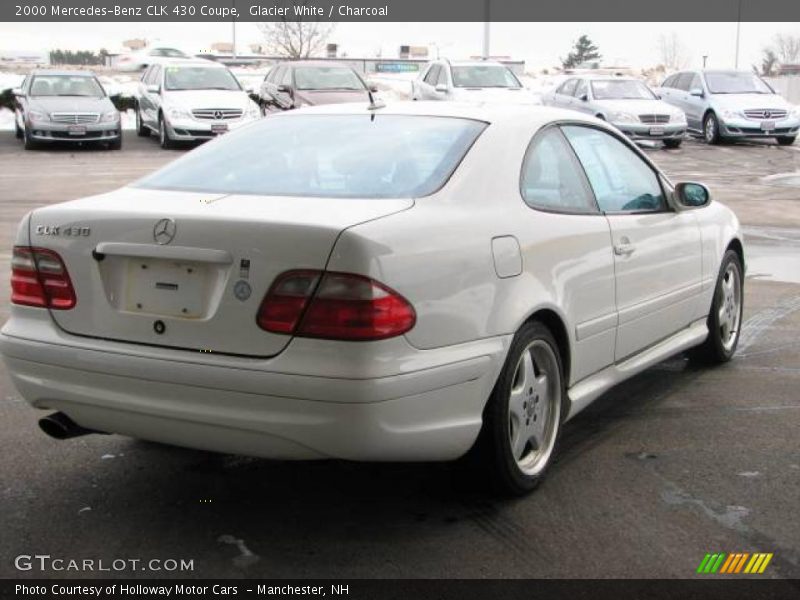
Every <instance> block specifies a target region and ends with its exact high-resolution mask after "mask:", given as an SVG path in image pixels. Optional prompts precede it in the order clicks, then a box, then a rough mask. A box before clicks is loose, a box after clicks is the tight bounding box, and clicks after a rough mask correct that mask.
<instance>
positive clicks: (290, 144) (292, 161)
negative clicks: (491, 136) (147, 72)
mask: <svg viewBox="0 0 800 600" xmlns="http://www.w3.org/2000/svg"><path fill="white" fill-rule="evenodd" d="M365 112H366V111H365ZM485 127H486V123H483V122H480V121H473V120H468V119H460V118H447V117H427V116H412V115H368V114H364V115H296V114H295V115H285V116H273V117H267V118H265V119H263V120H261V121H259V122H257V123H254V124H253V125H250V126H248V127H244V128H242V129H240V130H238V131H235V132H233V133H228V134H226V135H225V136H223V137H222V138H219V139H218V140H216V141H214V142H212V143H209V144H206V145H205V146H202V147H201V148H198V149H197V150H194V151H193V152H190V153H189V154H187V155H186V156H184V157H183V158H181V159H179V160H177V161H175V162H173V163H170V164H169V165H167V166H166V167H164V168H163V169H161V170H159V171H156V172H155V173H153V174H152V175H149V176H148V177H145V178H144V179H142V180H140V181H139V182H137V183H136V184H135V185H136V186H137V187H143V188H149V189H164V190H182V191H198V192H209V193H220V194H258V195H265V196H311V197H334V198H409V197H421V196H427V195H428V194H432V193H433V192H435V191H436V190H438V189H439V188H440V187H441V186H442V185H444V183H445V182H446V181H447V179H448V178H449V177H450V175H451V174H452V172H453V171H454V170H455V168H456V167H457V166H458V164H459V162H461V159H462V158H463V157H464V155H465V154H466V153H467V151H468V150H469V148H470V147H471V146H472V144H473V142H474V141H475V140H476V139H477V137H478V136H479V135H480V134H481V132H482V131H483V130H484V128H485Z"/></svg>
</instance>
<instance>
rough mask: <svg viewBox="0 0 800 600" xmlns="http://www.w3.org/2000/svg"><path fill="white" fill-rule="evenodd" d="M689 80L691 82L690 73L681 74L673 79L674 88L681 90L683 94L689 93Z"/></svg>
mask: <svg viewBox="0 0 800 600" xmlns="http://www.w3.org/2000/svg"><path fill="white" fill-rule="evenodd" d="M691 80H692V74H691V73H681V74H680V75H678V76H677V77H676V78H675V85H674V87H675V88H676V89H678V90H683V91H684V92H686V91H689V82H690V81H691Z"/></svg>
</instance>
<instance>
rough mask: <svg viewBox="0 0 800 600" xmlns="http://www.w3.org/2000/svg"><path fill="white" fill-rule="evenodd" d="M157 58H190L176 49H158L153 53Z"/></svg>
mask: <svg viewBox="0 0 800 600" xmlns="http://www.w3.org/2000/svg"><path fill="white" fill-rule="evenodd" d="M151 54H154V55H156V56H168V57H169V58H189V55H188V54H186V53H185V52H181V51H180V50H176V49H175V48H156V49H155V50H153V51H152V52H151Z"/></svg>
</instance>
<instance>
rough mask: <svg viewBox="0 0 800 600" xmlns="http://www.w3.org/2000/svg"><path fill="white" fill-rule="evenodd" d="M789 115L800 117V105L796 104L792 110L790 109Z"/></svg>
mask: <svg viewBox="0 0 800 600" xmlns="http://www.w3.org/2000/svg"><path fill="white" fill-rule="evenodd" d="M789 116H790V117H794V118H796V119H800V106H795V107H794V108H793V109H792V110H790V111H789Z"/></svg>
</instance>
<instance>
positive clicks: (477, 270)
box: [0, 102, 744, 492]
mask: <svg viewBox="0 0 800 600" xmlns="http://www.w3.org/2000/svg"><path fill="white" fill-rule="evenodd" d="M743 275H744V254H743V246H742V240H741V233H740V229H739V224H738V222H737V220H736V218H735V216H734V215H733V213H732V212H731V211H730V210H729V209H727V208H726V207H724V206H723V205H721V204H719V203H717V202H712V201H711V200H710V198H709V196H708V190H707V189H706V188H705V187H704V186H702V185H700V184H696V183H678V184H675V185H673V184H672V183H670V182H669V181H668V180H667V179H666V177H665V176H664V175H662V174H661V173H660V172H659V170H658V169H657V168H656V167H654V166H653V165H652V164H651V163H650V162H649V160H648V159H647V158H646V157H645V156H644V155H643V154H642V153H641V152H640V151H639V150H638V149H637V148H636V147H635V146H634V145H632V144H631V143H630V142H628V141H627V140H626V139H624V136H622V134H620V133H619V132H617V131H616V130H614V129H613V128H612V127H610V126H609V125H607V124H605V123H603V122H601V121H599V120H597V119H594V118H593V117H589V116H585V117H584V116H581V115H578V114H576V113H573V112H567V111H562V110H558V109H552V108H537V107H514V106H502V107H501V106H471V105H458V104H452V105H448V104H447V103H430V104H428V103H420V102H415V103H407V104H405V105H404V104H398V105H396V106H393V107H383V108H378V107H376V106H375V105H372V106H370V107H367V106H365V105H355V104H349V105H333V106H326V107H317V108H309V109H302V110H297V111H292V112H287V113H283V114H279V115H275V116H271V117H269V118H267V119H264V120H263V121H260V122H257V123H254V124H252V125H249V126H247V127H244V128H242V129H241V130H238V131H236V132H233V133H230V134H228V135H226V136H224V137H223V138H220V139H218V140H215V141H214V142H212V143H209V144H207V145H206V146H204V147H202V148H198V149H197V150H194V151H192V152H190V153H188V154H187V155H186V156H184V157H182V158H180V159H179V160H176V161H175V162H173V163H171V164H169V165H167V166H166V167H164V168H162V169H161V170H159V171H157V172H155V173H153V174H152V175H149V176H148V177H145V178H144V179H142V180H140V181H138V182H136V183H134V184H132V185H130V186H128V187H124V188H122V189H120V190H117V191H114V192H111V193H108V194H103V195H100V196H96V197H91V198H85V199H80V200H76V201H72V202H66V203H63V204H57V205H54V206H49V207H46V208H41V209H36V210H34V211H33V212H31V213H30V214H29V215H27V216H26V217H25V218H24V220H23V222H22V224H21V226H20V228H19V232H18V234H17V239H16V246H15V247H14V251H13V260H12V293H13V296H12V303H13V306H12V313H11V318H10V319H9V321H8V322H7V323H6V325H5V327H4V328H3V330H2V337H1V338H0V341H1V344H2V346H1V348H2V354H3V356H4V358H5V362H6V365H7V366H8V370H9V372H10V373H11V376H12V378H13V381H14V383H15V385H16V387H17V388H18V389H19V391H20V393H21V394H22V395H23V396H24V397H25V398H26V399H27V401H28V402H30V403H31V404H32V405H33V406H35V407H37V408H40V409H50V410H52V411H57V412H56V414H55V415H51V416H50V417H46V418H45V419H43V420H42V422H41V423H42V428H43V429H44V430H45V431H46V432H48V433H50V434H51V435H54V436H56V437H69V436H73V435H76V434H80V433H84V432H86V431H87V430H90V431H103V432H112V433H119V434H123V435H128V436H133V437H137V438H145V439H149V440H155V441H159V442H165V443H169V444H176V445H181V446H188V447H194V448H203V449H209V450H216V451H221V452H230V453H241V454H248V455H254V456H261V457H269V458H276V459H317V458H341V459H351V460H377V461H444V460H451V459H456V458H458V457H461V456H462V455H465V454H466V453H468V452H470V451H472V452H474V453H475V455H476V456H479V457H482V460H480V461H476V464H482V465H485V466H486V468H487V472H488V473H489V474H491V476H492V477H493V478H494V479H495V480H496V481H498V482H500V483H501V484H502V485H503V486H504V487H505V488H506V489H508V490H511V491H515V492H523V491H525V490H529V489H531V488H533V487H534V486H535V485H536V484H537V483H538V482H539V481H540V479H541V477H542V474H543V473H544V471H545V468H546V467H547V465H548V463H549V462H550V461H551V457H552V455H553V449H554V446H555V443H556V439H557V436H558V433H559V429H560V427H561V425H562V423H563V422H564V421H565V420H567V419H568V418H570V417H572V416H573V415H575V414H576V413H577V412H578V411H580V410H581V409H583V408H584V407H585V406H586V405H587V404H589V403H590V402H591V401H592V400H594V399H595V398H597V397H598V396H599V395H600V394H602V393H603V392H604V391H605V390H607V389H609V388H610V387H611V386H613V385H615V384H616V383H618V382H620V381H622V380H623V379H625V378H627V377H630V376H631V375H633V374H635V373H637V372H640V371H642V370H643V369H645V368H647V367H648V366H650V365H653V364H655V363H657V362H658V361H661V360H663V359H665V358H667V357H669V356H670V355H672V354H675V353H677V352H680V351H684V350H691V353H692V354H693V355H694V356H695V357H697V358H698V359H701V360H705V361H707V362H720V361H726V360H729V359H730V358H731V356H732V355H733V353H734V351H735V349H736V345H737V341H738V339H739V329H740V323H741V319H742V300H743V298H742V283H743Z"/></svg>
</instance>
